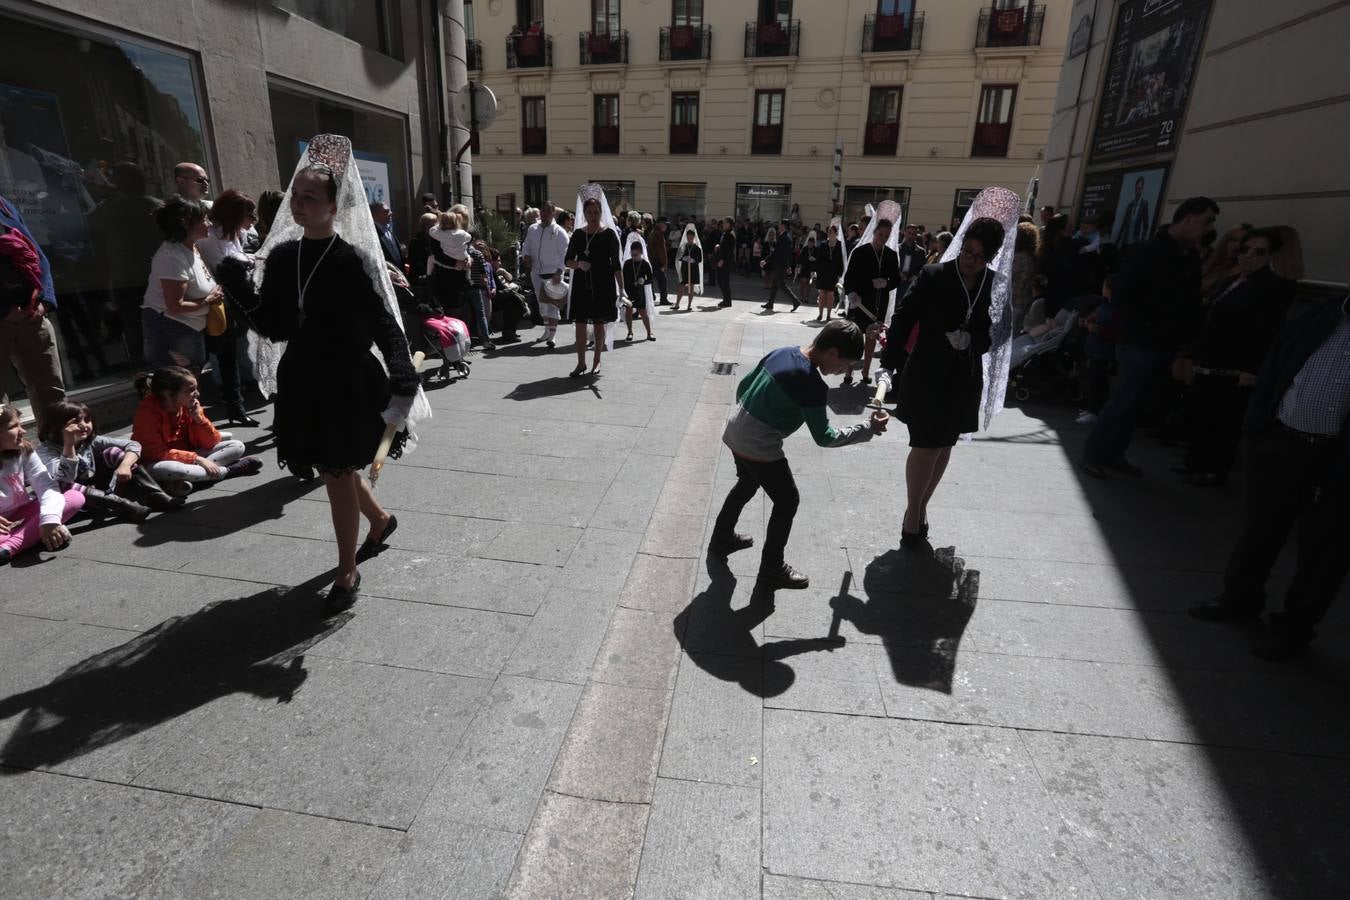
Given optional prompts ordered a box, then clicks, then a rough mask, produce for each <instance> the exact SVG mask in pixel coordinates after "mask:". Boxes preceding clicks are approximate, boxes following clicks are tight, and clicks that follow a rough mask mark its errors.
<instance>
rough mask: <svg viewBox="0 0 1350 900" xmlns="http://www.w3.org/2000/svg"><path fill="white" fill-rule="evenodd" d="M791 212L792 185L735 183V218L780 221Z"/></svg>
mask: <svg viewBox="0 0 1350 900" xmlns="http://www.w3.org/2000/svg"><path fill="white" fill-rule="evenodd" d="M791 212H792V185H790V184H738V185H736V218H737V219H749V220H750V221H752V222H754V221H763V222H780V221H782V220H783V219H786V218H787V217H788V214H789V213H791Z"/></svg>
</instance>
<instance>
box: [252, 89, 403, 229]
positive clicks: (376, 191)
mask: <svg viewBox="0 0 1350 900" xmlns="http://www.w3.org/2000/svg"><path fill="white" fill-rule="evenodd" d="M267 98H268V101H269V102H270V103H271V106H272V129H273V133H274V134H275V135H276V145H277V171H278V172H280V173H281V177H282V180H283V181H285V180H286V179H289V178H290V176H291V173H292V172H294V171H295V164H296V163H297V162H298V161H299V160H300V153H301V152H302V148H303V147H304V146H305V143H306V142H307V141H308V140H309V139H310V138H311V137H313V136H314V135H316V134H325V133H327V134H345V135H347V136H348V137H350V138H351V139H352V150H353V151H354V152H355V154H356V166H357V168H358V169H360V171H361V180H362V182H364V183H365V187H366V196H367V198H368V199H369V200H370V201H371V202H372V203H374V202H375V201H377V200H380V201H383V202H384V203H387V204H388V205H389V208H390V209H391V210H393V212H394V229H395V231H397V232H398V234H399V236H400V237H402V238H403V240H405V241H406V240H407V239H408V237H409V234H410V228H411V226H410V224H409V223H410V219H409V217H410V216H411V215H412V211H413V200H415V199H417V198H415V197H413V196H412V195H411V194H410V193H409V189H408V149H407V148H408V136H407V130H408V129H407V120H406V119H405V118H404V117H402V116H399V115H395V114H394V113H384V112H375V111H373V110H368V109H363V108H357V107H355V106H348V105H346V104H342V103H337V102H335V101H333V100H329V99H327V98H324V97H319V96H316V95H313V94H306V93H302V92H301V91H300V90H299V89H296V88H293V87H289V86H287V85H283V84H278V83H276V82H272V83H270V84H269V85H268V86H267ZM285 187H286V185H285V184H281V185H278V188H281V189H285ZM421 208H422V207H421V204H420V203H419V204H418V205H417V210H418V212H420V211H421Z"/></svg>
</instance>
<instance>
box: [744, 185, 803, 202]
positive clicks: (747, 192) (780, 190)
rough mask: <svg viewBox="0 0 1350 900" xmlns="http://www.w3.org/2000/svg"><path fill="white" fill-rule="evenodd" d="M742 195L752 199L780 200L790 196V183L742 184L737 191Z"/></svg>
mask: <svg viewBox="0 0 1350 900" xmlns="http://www.w3.org/2000/svg"><path fill="white" fill-rule="evenodd" d="M737 193H739V194H740V195H741V196H742V197H745V198H747V199H753V200H782V199H784V198H786V197H790V196H792V185H790V184H743V185H740V190H739V191H738V192H737Z"/></svg>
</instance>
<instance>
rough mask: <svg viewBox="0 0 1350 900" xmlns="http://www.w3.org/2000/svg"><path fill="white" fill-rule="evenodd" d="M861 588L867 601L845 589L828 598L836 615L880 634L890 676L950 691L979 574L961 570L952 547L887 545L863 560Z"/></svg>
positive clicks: (976, 594) (962, 564) (961, 563)
mask: <svg viewBox="0 0 1350 900" xmlns="http://www.w3.org/2000/svg"><path fill="white" fill-rule="evenodd" d="M863 591H864V593H866V594H867V600H862V599H860V598H858V597H855V596H853V595H852V594H849V593H847V592H846V591H845V592H841V593H840V596H838V597H835V598H834V599H833V600H831V601H830V607H831V608H832V609H833V610H834V614H835V617H836V619H840V620H843V621H847V622H849V623H850V624H852V625H853V627H855V628H857V629H858V630H859V631H861V632H863V633H864V634H873V635H878V636H880V637H881V642H882V645H883V646H884V647H885V648H886V653H887V655H888V656H889V657H890V660H891V670H892V671H893V672H894V673H895V679H896V681H898V682H900V683H901V684H907V685H910V686H911V687H918V688H926V689H928V690H933V691H941V692H942V693H944V694H950V693H951V692H952V676H953V674H954V673H955V671H956V655H957V652H958V651H959V650H960V647H961V637H962V636H963V635H964V634H965V631H966V625H967V624H968V623H969V622H970V617H971V616H972V615H973V614H974V612H975V603H976V601H977V600H978V598H979V593H980V573H979V572H977V571H975V570H973V569H970V570H967V569H966V567H965V560H963V559H962V558H961V557H959V556H957V555H956V550H955V548H954V547H944V548H941V549H938V550H935V551H933V552H932V553H928V552H918V551H908V550H888V551H886V552H885V553H883V554H881V555H880V556H878V557H877V558H876V559H874V560H872V561H871V562H870V563H868V565H867V571H866V572H865V573H864V575H863ZM837 630H838V628H837V625H836V626H832V627H831V629H830V631H831V633H836V632H837Z"/></svg>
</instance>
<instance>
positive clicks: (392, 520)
mask: <svg viewBox="0 0 1350 900" xmlns="http://www.w3.org/2000/svg"><path fill="white" fill-rule="evenodd" d="M397 529H398V516H393V515H391V516H390V517H389V521H388V522H386V523H385V526H384V531H382V532H380V536H379V537H378V538H369V537H368V538H366V539H365V540H364V541H362V542H361V546H360V547H359V548H357V550H356V561H357V562H362V561H364V560H367V559H370V558H371V557H372V556H374V555H375V554H376V553H378V552H379V551H380V550H381V549H382V548H384V547H387V546H389V536H390V535H392V534H393V533H394V532H395V531H396V530H397Z"/></svg>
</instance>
